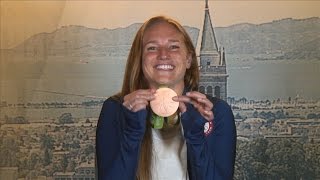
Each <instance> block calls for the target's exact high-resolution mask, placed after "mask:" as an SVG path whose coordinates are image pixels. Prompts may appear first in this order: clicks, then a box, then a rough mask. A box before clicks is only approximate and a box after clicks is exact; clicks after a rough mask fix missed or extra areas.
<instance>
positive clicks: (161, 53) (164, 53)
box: [159, 48, 169, 60]
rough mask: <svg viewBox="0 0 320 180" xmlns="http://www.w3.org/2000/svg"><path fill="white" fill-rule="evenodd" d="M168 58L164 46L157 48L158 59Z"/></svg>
mask: <svg viewBox="0 0 320 180" xmlns="http://www.w3.org/2000/svg"><path fill="white" fill-rule="evenodd" d="M168 58H169V52H168V50H167V49H166V48H160V50H159V59H160V60H166V59H168Z"/></svg>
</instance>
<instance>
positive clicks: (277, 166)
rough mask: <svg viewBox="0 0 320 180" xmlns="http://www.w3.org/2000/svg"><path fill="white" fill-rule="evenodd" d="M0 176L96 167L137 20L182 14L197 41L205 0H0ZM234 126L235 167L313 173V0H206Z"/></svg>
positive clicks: (319, 69) (316, 145)
mask: <svg viewBox="0 0 320 180" xmlns="http://www.w3.org/2000/svg"><path fill="white" fill-rule="evenodd" d="M0 5H1V6H0V7H1V11H0V12H1V21H0V25H1V26H0V28H1V49H0V55H1V56H0V57H1V67H0V69H1V73H0V75H1V76H0V179H6V180H16V179H21V180H22V179H43V180H45V179H53V180H62V179H68V178H70V179H74V180H75V179H77V180H80V179H90V180H94V179H95V178H96V177H95V128H96V123H97V118H98V116H99V113H100V109H101V106H102V103H103V102H104V100H105V99H106V98H108V97H109V96H111V95H113V94H114V93H116V92H117V91H118V90H119V89H120V87H121V84H122V77H123V73H124V68H125V62H126V57H127V55H128V51H129V49H130V44H131V43H132V40H133V37H134V34H135V32H136V31H137V30H138V28H139V27H140V25H141V23H142V22H143V21H145V20H146V19H148V18H149V17H151V16H153V15H159V14H162V15H168V16H170V17H173V18H175V19H177V20H178V21H180V22H181V23H182V24H183V25H184V26H185V28H186V29H187V31H188V33H189V34H190V36H191V38H192V40H193V42H194V44H195V46H196V48H197V53H199V48H200V42H201V37H202V30H203V22H204V17H205V1H201V0H189V1H156V0H155V1H90V2H89V1H1V2H0ZM208 5H209V12H210V18H211V22H212V24H213V27H214V32H215V38H216V40H217V43H218V46H219V47H223V48H224V52H225V60H226V70H227V75H228V78H227V91H226V93H227V94H226V101H227V102H228V103H229V104H230V105H231V107H232V109H233V112H234V116H235V118H236V126H237V139H238V141H237V157H236V164H235V177H234V179H288V180H289V179H290V180H291V179H319V178H320V168H319V167H320V93H319V92H320V81H319V77H320V34H319V32H320V19H319V16H320V13H319V11H318V7H320V2H319V1H209V2H208Z"/></svg>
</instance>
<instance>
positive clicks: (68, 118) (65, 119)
mask: <svg viewBox="0 0 320 180" xmlns="http://www.w3.org/2000/svg"><path fill="white" fill-rule="evenodd" d="M59 123H60V124H70V123H73V118H72V114H71V113H63V114H62V115H61V116H60V117H59Z"/></svg>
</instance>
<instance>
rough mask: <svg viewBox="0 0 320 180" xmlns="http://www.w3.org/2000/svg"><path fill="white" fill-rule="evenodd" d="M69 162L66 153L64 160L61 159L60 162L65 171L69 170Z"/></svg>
mask: <svg viewBox="0 0 320 180" xmlns="http://www.w3.org/2000/svg"><path fill="white" fill-rule="evenodd" d="M68 163H69V161H68V157H67V155H66V154H64V155H63V157H62V160H61V164H60V166H61V168H62V171H63V172H65V171H66V170H67V167H68Z"/></svg>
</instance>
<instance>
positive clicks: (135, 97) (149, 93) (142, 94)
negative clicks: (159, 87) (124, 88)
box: [122, 89, 156, 112]
mask: <svg viewBox="0 0 320 180" xmlns="http://www.w3.org/2000/svg"><path fill="white" fill-rule="evenodd" d="M155 92H156V90H155V89H139V90H136V91H133V92H131V93H130V94H127V95H125V96H124V98H123V103H122V105H123V106H125V107H126V108H127V109H129V110H130V111H132V112H138V111H140V110H142V109H146V107H147V106H148V104H149V101H151V100H153V99H154V98H155V96H154V94H155Z"/></svg>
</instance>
